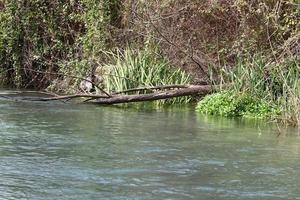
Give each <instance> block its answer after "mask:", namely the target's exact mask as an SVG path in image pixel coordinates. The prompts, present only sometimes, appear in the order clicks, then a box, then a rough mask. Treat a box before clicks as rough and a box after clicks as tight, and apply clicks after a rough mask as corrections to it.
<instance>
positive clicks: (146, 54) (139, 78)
mask: <svg viewBox="0 0 300 200" xmlns="http://www.w3.org/2000/svg"><path fill="white" fill-rule="evenodd" d="M106 55H108V57H109V60H110V62H109V64H106V65H104V66H103V68H105V69H107V71H109V74H108V75H106V76H104V88H105V89H106V90H107V91H108V92H111V93H112V92H115V91H124V90H127V89H130V88H138V87H145V86H146V87H151V86H161V85H172V84H178V85H185V84H189V83H190V81H191V77H190V76H189V75H188V74H187V73H186V72H184V71H183V70H181V69H178V68H174V67H172V66H171V65H170V64H169V62H168V61H167V60H165V59H164V58H162V57H161V56H159V54H158V51H157V50H138V51H135V50H133V49H131V48H127V49H125V50H124V51H122V50H119V49H117V50H116V51H110V52H106ZM147 92H151V91H142V92H140V93H147ZM190 101H191V98H190V97H180V98H173V99H168V100H161V101H158V102H157V104H164V105H166V104H185V103H188V102H190Z"/></svg>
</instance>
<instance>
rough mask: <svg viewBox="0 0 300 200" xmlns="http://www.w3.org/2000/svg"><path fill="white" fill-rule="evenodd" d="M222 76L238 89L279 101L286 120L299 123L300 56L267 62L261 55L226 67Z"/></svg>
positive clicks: (273, 102) (282, 119)
mask: <svg viewBox="0 0 300 200" xmlns="http://www.w3.org/2000/svg"><path fill="white" fill-rule="evenodd" d="M221 80H222V82H223V83H226V84H227V85H228V86H229V88H227V89H228V90H232V91H235V92H237V93H238V92H243V93H247V94H250V95H251V96H253V97H256V98H259V99H263V100H264V101H267V102H269V104H272V105H276V106H277V107H278V108H279V110H280V113H281V115H280V116H274V117H276V118H277V119H279V120H281V121H283V122H284V123H288V124H292V125H295V126H299V125H300V60H299V58H297V57H292V58H289V59H285V60H282V61H274V62H268V60H267V59H266V58H264V57H262V56H259V55H257V56H253V57H252V58H250V59H248V60H243V61H240V62H239V63H238V64H237V66H236V67H235V68H234V69H229V68H226V67H225V68H223V70H222V72H221Z"/></svg>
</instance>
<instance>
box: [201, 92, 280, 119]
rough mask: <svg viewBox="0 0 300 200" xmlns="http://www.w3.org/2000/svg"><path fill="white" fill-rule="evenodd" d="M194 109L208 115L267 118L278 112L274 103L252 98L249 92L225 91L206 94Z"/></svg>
mask: <svg viewBox="0 0 300 200" xmlns="http://www.w3.org/2000/svg"><path fill="white" fill-rule="evenodd" d="M196 110H197V111H198V112H201V113H205V114H210V115H220V116H226V117H236V116H242V117H247V118H269V117H274V116H277V115H278V114H279V109H278V108H277V107H276V105H272V104H270V103H268V102H267V101H265V100H262V99H258V98H254V97H253V96H251V95H249V94H245V93H244V94H243V93H236V92H233V91H226V92H220V93H215V94H212V95H208V96H206V97H204V98H203V100H201V101H200V102H199V103H198V105H197V107H196Z"/></svg>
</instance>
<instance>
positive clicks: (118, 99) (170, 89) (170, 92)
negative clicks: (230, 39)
mask: <svg viewBox="0 0 300 200" xmlns="http://www.w3.org/2000/svg"><path fill="white" fill-rule="evenodd" d="M213 89H214V87H213V86H211V85H165V86H152V87H140V88H132V89H128V90H124V91H119V92H115V93H112V94H109V96H108V95H107V94H104V95H96V94H72V95H63V96H60V95H56V94H53V93H47V95H51V96H50V97H25V98H21V99H19V100H26V101H56V100H70V99H75V98H85V100H83V101H82V103H93V104H99V105H112V104H121V103H131V102H142V101H154V100H161V99H169V98H175V97H182V96H191V95H206V94H208V93H210V92H212V91H213ZM140 91H152V93H145V94H137V93H136V94H126V93H128V92H140ZM30 93H33V92H30ZM37 93H38V94H41V93H40V92H37ZM45 94H46V93H45Z"/></svg>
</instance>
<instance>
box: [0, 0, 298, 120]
mask: <svg viewBox="0 0 300 200" xmlns="http://www.w3.org/2000/svg"><path fill="white" fill-rule="evenodd" d="M153 44H155V45H153ZM129 47H135V50H132V49H131V48H129ZM158 49H159V50H158ZM299 54H300V2H299V0H282V1H276V0H268V1H263V0H256V1H250V0H222V1H211V0H204V1H195V0H162V1H142V0H126V1H121V0H100V1H95V0H77V1H67V2H66V1H59V0H53V1H47V0H28V1H23V0H21V1H20V0H9V1H8V0H2V1H1V0H0V60H1V62H0V82H1V84H5V85H8V86H11V87H19V88H28V87H29V88H36V89H45V88H48V89H51V90H55V91H60V92H63V93H67V92H69V91H80V90H79V88H80V84H81V81H82V79H80V77H81V78H86V77H92V76H93V75H94V73H95V71H97V70H96V69H98V68H102V69H103V71H104V72H105V73H106V75H104V73H103V74H102V75H103V77H101V78H102V79H103V80H104V81H103V82H102V83H101V84H102V87H104V88H105V89H107V90H109V91H110V92H111V91H116V90H124V89H128V88H130V87H139V86H153V85H162V84H186V83H194V84H198V83H201V84H203V83H206V84H210V83H213V84H215V85H220V86H221V88H220V89H221V93H220V94H213V96H210V97H207V98H205V99H204V100H203V101H202V102H201V103H200V104H199V106H198V110H199V111H202V112H205V113H211V114H221V115H225V116H233V115H238V116H241V115H242V116H250V115H252V116H254V117H270V116H272V117H276V118H280V119H281V120H283V121H285V122H288V123H292V124H294V125H299V124H300V107H299V106H298V105H299V97H300V92H299V71H300V70H299ZM107 55H108V56H107ZM253 55H256V56H253ZM171 66H172V67H171ZM175 68H176V69H175ZM78 77H79V78H78ZM222 85H225V86H226V87H222ZM230 96H233V97H235V98H234V100H236V101H234V102H232V103H230V102H229V100H230V99H232V98H233V97H230ZM210 98H211V100H210V101H215V100H216V102H215V103H214V104H213V103H211V102H209V100H207V99H210ZM189 101H190V99H189V98H180V99H175V100H174V101H173V100H172V101H167V102H169V103H170V102H173V103H187V102H189ZM222 101H224V102H222ZM205 102H206V103H205ZM218 102H219V103H218ZM225 102H227V103H228V104H230V105H227V103H225ZM223 103H224V104H226V105H227V106H228V107H226V106H225V107H224V108H223V106H224V105H223ZM206 104H207V105H208V104H209V106H208V107H206V106H205V105H206ZM219 105H222V108H221V107H220V106H219ZM213 107H215V108H213ZM208 109H210V111H208ZM218 109H221V110H219V111H218ZM227 112H228V113H227ZM255 112H256V114H254V113H255ZM279 113H280V116H278V114H279Z"/></svg>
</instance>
